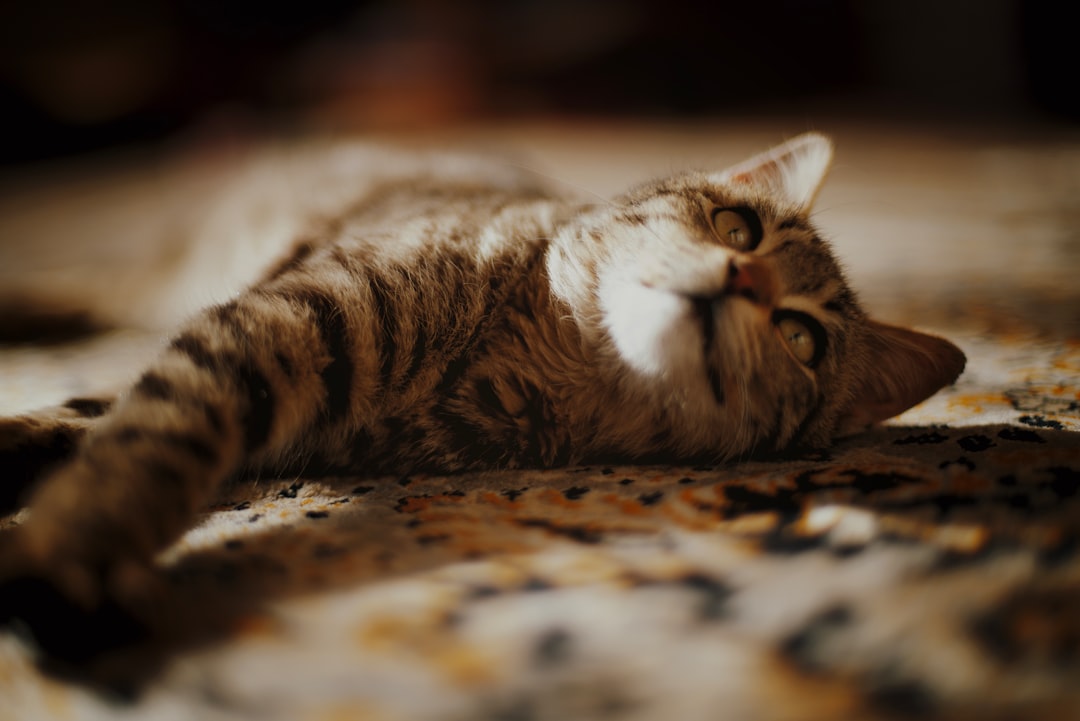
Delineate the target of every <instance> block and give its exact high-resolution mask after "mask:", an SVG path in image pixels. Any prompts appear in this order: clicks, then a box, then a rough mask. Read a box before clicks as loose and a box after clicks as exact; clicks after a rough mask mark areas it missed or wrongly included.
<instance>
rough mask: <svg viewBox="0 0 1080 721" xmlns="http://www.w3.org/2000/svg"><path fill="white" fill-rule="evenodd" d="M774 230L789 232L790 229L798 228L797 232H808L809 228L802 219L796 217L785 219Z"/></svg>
mask: <svg viewBox="0 0 1080 721" xmlns="http://www.w3.org/2000/svg"><path fill="white" fill-rule="evenodd" d="M776 228H777V229H778V230H791V229H792V228H798V229H799V230H810V226H808V225H807V224H806V223H804V222H803V219H802V218H800V217H798V216H792V217H791V218H785V219H784V220H781V221H780V222H779V223H778V224H777V225H776Z"/></svg>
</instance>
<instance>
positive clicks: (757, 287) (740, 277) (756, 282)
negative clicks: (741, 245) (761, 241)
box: [724, 254, 776, 306]
mask: <svg viewBox="0 0 1080 721" xmlns="http://www.w3.org/2000/svg"><path fill="white" fill-rule="evenodd" d="M724 295H738V296H741V297H743V298H746V299H748V300H750V301H753V302H754V303H757V304H759V305H764V306H771V305H772V304H773V301H774V300H775V299H776V274H775V272H774V271H773V269H772V268H771V267H770V266H769V264H768V263H767V262H766V261H765V260H763V259H761V258H757V257H754V256H752V255H741V254H740V255H737V256H735V257H734V258H732V259H731V260H730V261H728V271H727V282H726V283H725V285H724Z"/></svg>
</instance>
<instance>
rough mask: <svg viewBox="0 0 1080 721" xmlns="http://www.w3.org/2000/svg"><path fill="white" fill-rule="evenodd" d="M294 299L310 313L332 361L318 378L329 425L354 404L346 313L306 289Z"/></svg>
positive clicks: (318, 293)
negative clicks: (324, 390)
mask: <svg viewBox="0 0 1080 721" xmlns="http://www.w3.org/2000/svg"><path fill="white" fill-rule="evenodd" d="M293 297H294V299H295V300H296V301H297V302H299V303H302V304H303V305H305V306H307V308H308V310H309V311H310V312H311V315H312V317H313V318H314V320H315V324H316V326H317V327H318V329H319V336H320V338H321V339H322V342H323V346H325V348H326V353H327V354H328V355H329V356H330V362H329V363H327V364H326V365H325V366H324V367H323V369H322V370H321V371H319V378H320V379H321V380H322V384H323V387H324V388H325V389H326V407H325V409H324V417H325V419H326V420H327V421H328V422H334V421H337V420H340V419H341V418H342V417H343V416H345V415H346V414H347V413H348V411H349V408H350V407H351V405H352V386H353V377H354V376H355V374H356V369H355V366H354V364H353V357H352V353H351V352H350V351H349V334H348V331H347V328H346V324H345V314H344V313H343V312H342V310H341V307H340V306H339V305H338V304H337V302H336V301H335V300H334V299H333V298H332V297H330V296H329V295H326V294H325V293H320V292H318V291H315V290H306V291H304V292H302V293H298V294H296V295H294V296H293Z"/></svg>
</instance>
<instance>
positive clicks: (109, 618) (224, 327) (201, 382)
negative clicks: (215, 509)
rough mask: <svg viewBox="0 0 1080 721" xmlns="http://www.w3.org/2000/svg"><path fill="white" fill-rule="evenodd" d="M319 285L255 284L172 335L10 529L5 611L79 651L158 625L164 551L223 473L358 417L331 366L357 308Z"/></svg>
mask: <svg viewBox="0 0 1080 721" xmlns="http://www.w3.org/2000/svg"><path fill="white" fill-rule="evenodd" d="M319 297H320V298H321V301H320V303H307V302H298V301H297V300H296V299H295V298H284V297H281V296H268V295H266V294H261V293H255V292H253V293H249V294H246V295H245V296H243V297H241V298H239V299H238V300H236V301H233V302H232V303H229V304H226V305H224V306H219V307H217V308H215V309H213V310H211V311H209V312H208V313H206V314H205V315H204V316H203V317H201V318H200V319H198V320H197V321H196V322H194V323H192V324H191V325H190V326H189V327H188V328H187V329H186V330H185V331H184V332H182V333H181V334H180V335H178V336H177V337H176V338H175V339H174V340H173V341H172V343H171V344H170V345H169V347H168V348H167V349H166V350H165V352H164V353H163V354H162V356H161V357H160V358H159V360H158V361H157V362H156V363H155V365H154V366H153V367H152V368H151V369H150V370H148V371H147V372H146V373H145V374H144V375H143V376H142V378H141V380H140V381H139V382H138V383H137V384H135V386H134V387H133V388H132V389H131V390H130V391H129V392H127V393H126V394H125V395H124V397H122V399H121V400H120V401H119V402H118V403H117V404H116V406H115V407H114V408H113V410H112V411H111V412H110V413H109V414H107V415H106V416H104V417H103V418H101V419H100V423H99V424H98V425H97V427H96V428H95V429H94V430H93V432H92V433H90V434H89V435H88V437H87V438H86V440H85V442H84V443H83V444H82V446H81V448H80V449H79V451H78V452H77V454H76V455H75V457H74V458H73V459H72V460H71V462H69V463H68V464H66V465H65V466H63V467H61V468H60V469H59V470H58V471H57V472H56V473H54V474H53V475H52V476H50V477H49V478H47V479H45V481H44V482H42V483H41V485H40V487H39V488H38V489H37V491H36V492H35V494H34V495H33V497H32V498H31V501H30V504H29V509H30V514H29V518H28V519H27V520H26V521H25V522H24V523H23V524H22V525H21V526H20V527H18V528H16V529H14V530H13V531H11V532H9V533H8V534H7V537H6V538H5V539H4V541H3V548H0V553H2V554H3V557H2V558H0V576H2V577H3V578H2V579H0V617H2V618H4V619H6V620H8V621H14V623H15V625H18V626H20V627H21V628H23V629H24V630H26V631H27V632H28V633H29V635H30V636H31V637H32V638H33V639H34V640H35V641H36V642H37V643H38V645H39V646H42V647H44V648H43V650H44V652H45V653H46V654H47V655H49V656H52V657H55V658H59V659H60V660H61V661H65V660H66V661H70V662H72V663H79V662H81V661H82V660H83V659H85V658H89V657H92V656H93V655H94V654H95V653H97V652H98V651H99V650H100V649H96V648H94V647H93V646H94V644H95V643H97V642H98V641H108V642H110V643H111V642H112V639H113V637H114V636H119V637H120V638H129V637H131V636H133V635H137V634H138V632H140V629H142V630H146V627H149V626H152V624H153V619H152V618H150V616H151V615H152V613H153V606H154V594H155V593H156V585H155V578H156V574H155V570H154V558H155V556H156V555H157V554H158V553H159V552H160V551H161V550H162V549H164V548H165V547H166V546H167V545H168V544H170V543H172V542H173V541H175V540H176V538H177V537H178V536H179V535H180V534H181V533H183V531H184V530H186V529H187V528H188V527H189V526H190V525H192V523H193V521H194V519H195V518H196V516H197V514H198V513H199V512H200V511H201V509H203V508H204V507H205V506H206V504H207V503H208V502H209V501H211V500H212V498H213V496H214V493H215V491H216V489H217V488H218V486H219V485H220V483H221V482H222V481H223V480H224V479H226V478H227V477H228V476H230V475H231V474H233V473H235V472H236V471H237V470H238V469H239V468H240V467H241V466H242V465H244V464H246V463H251V462H265V461H266V460H267V459H272V458H274V457H277V456H281V455H283V454H285V453H287V452H289V451H290V450H295V449H296V447H297V438H298V437H301V436H304V437H307V436H309V435H310V436H315V437H318V436H319V435H320V432H322V431H325V430H326V429H327V428H328V427H330V426H331V425H336V426H337V427H341V426H344V425H347V424H348V421H349V418H348V416H349V410H350V408H351V407H352V404H351V403H349V402H346V403H345V404H344V405H342V404H341V399H340V398H331V394H330V391H331V388H330V387H329V386H328V385H327V379H328V378H329V379H340V377H342V376H343V374H342V373H341V371H340V365H341V364H342V363H347V362H348V363H351V361H350V360H349V359H347V358H342V357H339V356H341V355H343V354H344V353H345V352H346V351H347V350H348V349H347V348H346V347H345V346H343V345H342V343H343V341H342V339H340V338H332V337H330V336H329V335H328V334H327V333H326V332H325V328H324V325H325V323H326V322H327V321H326V317H327V315H328V314H333V315H332V316H331V318H333V319H334V320H332V321H331V322H332V323H336V324H338V325H335V326H334V328H335V329H336V328H338V327H339V326H340V327H341V328H343V326H341V325H340V324H342V323H343V322H344V321H343V320H342V317H343V311H342V310H341V308H339V307H337V304H336V301H335V300H334V298H333V297H332V296H319ZM322 301H325V302H322ZM324 306H325V307H324ZM335 364H337V367H335V369H333V370H332V372H330V373H328V372H327V368H330V367H332V366H334V365H335ZM350 378H351V376H350ZM333 390H336V391H339V392H340V390H341V389H340V388H336V389H333ZM345 390H346V391H347V390H348V389H345ZM339 406H341V407H340V408H339ZM331 411H333V413H332V412H331ZM57 616H61V617H63V618H57ZM65 619H66V621H65ZM84 622H85V623H86V624H88V625H90V626H94V627H96V628H97V627H100V626H101V625H103V624H104V625H106V626H108V625H112V626H113V627H114V628H115V630H116V633H115V634H102V633H101V632H100V628H98V630H97V633H96V634H95V635H94V636H91V637H90V639H89V643H90V647H87V643H86V638H85V635H84V636H80V635H78V634H75V635H72V636H71V637H68V638H65V637H62V636H58V635H57V634H56V633H55V632H54V630H53V628H54V626H56V625H59V626H60V627H66V626H77V625H79V624H81V623H84ZM95 639H97V641H95Z"/></svg>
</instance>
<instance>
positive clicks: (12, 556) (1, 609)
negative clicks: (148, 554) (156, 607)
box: [0, 529, 151, 675]
mask: <svg viewBox="0 0 1080 721" xmlns="http://www.w3.org/2000/svg"><path fill="white" fill-rule="evenodd" d="M19 530H20V529H14V530H13V531H9V532H7V533H5V534H4V537H3V542H2V543H0V628H3V629H4V630H6V631H8V632H11V633H13V634H14V635H16V636H17V637H19V638H20V639H21V640H22V641H23V642H24V643H25V644H26V645H27V646H28V647H29V648H30V649H31V650H32V652H33V653H34V655H35V656H36V660H37V661H38V663H39V664H40V665H41V666H42V667H43V668H45V669H47V670H50V671H53V672H56V673H60V674H63V675H80V673H81V672H82V671H83V670H85V669H88V668H90V667H91V666H93V665H94V664H95V663H96V662H97V661H98V660H99V659H101V658H103V657H106V656H108V655H110V654H113V653H115V652H117V651H119V650H122V649H126V648H130V647H132V646H136V645H139V644H141V643H144V642H145V641H146V640H147V639H148V638H149V637H150V636H151V628H150V626H149V624H148V623H147V622H146V620H145V617H144V614H142V613H140V611H139V609H140V605H141V604H139V603H133V602H132V599H130V598H128V597H126V594H122V593H116V592H115V589H111V588H110V587H109V586H110V584H109V583H107V582H106V579H105V578H104V577H103V576H102V574H100V573H94V574H90V573H85V572H84V573H80V574H78V575H81V576H83V579H82V581H81V584H80V587H79V588H78V589H77V590H76V589H75V588H74V587H73V585H72V583H71V578H72V573H71V569H58V568H46V567H42V566H39V565H36V564H33V563H31V562H29V561H27V560H26V557H25V554H20V553H19V551H20V550H21V549H20V548H19V545H20V544H19V539H18V536H19V533H18V531H19ZM65 570H66V571H67V572H65ZM86 579H92V581H93V588H92V589H90V590H91V591H92V592H90V593H88V592H87V590H88V589H87V581H86Z"/></svg>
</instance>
